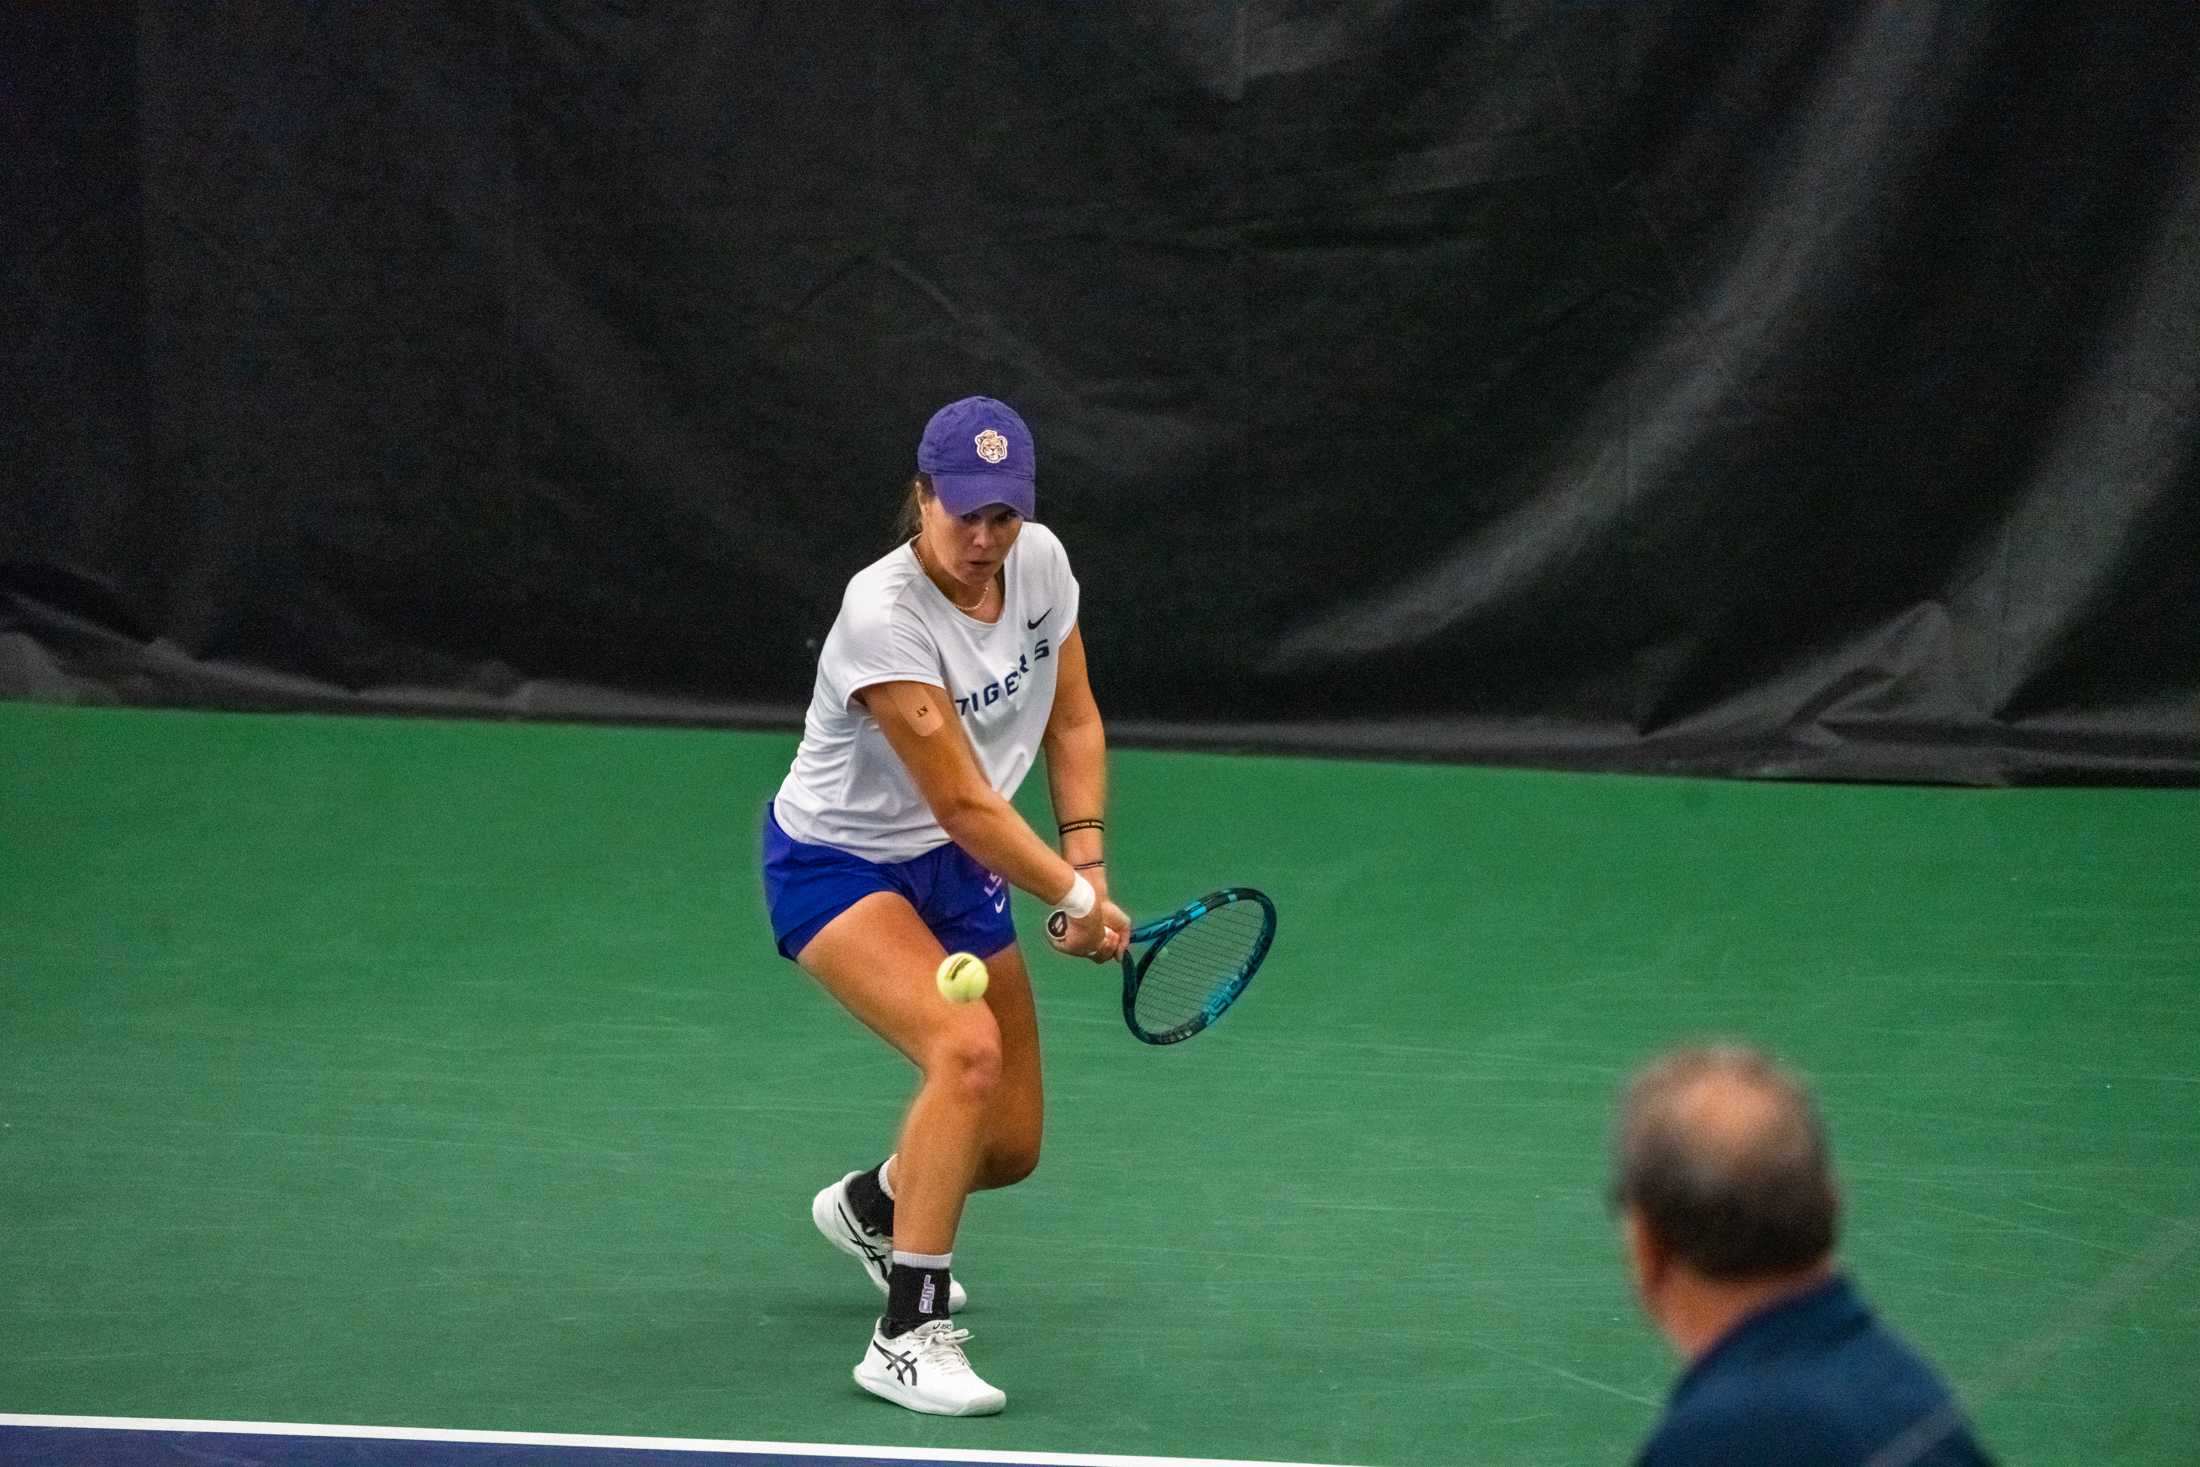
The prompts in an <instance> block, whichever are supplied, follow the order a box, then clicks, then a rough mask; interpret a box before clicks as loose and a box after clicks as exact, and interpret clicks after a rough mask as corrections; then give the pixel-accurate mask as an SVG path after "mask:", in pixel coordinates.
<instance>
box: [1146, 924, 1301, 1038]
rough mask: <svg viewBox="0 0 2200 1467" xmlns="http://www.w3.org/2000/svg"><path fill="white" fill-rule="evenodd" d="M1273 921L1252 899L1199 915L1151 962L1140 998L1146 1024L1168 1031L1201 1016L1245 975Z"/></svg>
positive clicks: (1147, 968) (1149, 1026)
mask: <svg viewBox="0 0 2200 1467" xmlns="http://www.w3.org/2000/svg"><path fill="white" fill-rule="evenodd" d="M1267 926H1268V919H1267V914H1266V913H1265V912H1264V911H1263V910H1262V909H1261V908H1260V907H1259V906H1257V905H1254V904H1250V903H1233V904H1231V905H1229V906H1224V907H1214V908H1211V909H1209V910H1208V911H1207V912H1205V913H1203V914H1202V915H1200V916H1198V917H1195V918H1193V919H1192V922H1191V924H1190V925H1189V926H1187V927H1184V928H1182V929H1181V930H1179V931H1178V932H1177V933H1176V934H1175V935H1174V936H1172V937H1170V938H1169V939H1168V940H1167V941H1166V942H1164V943H1162V945H1161V946H1160V948H1159V949H1158V950H1156V951H1155V953H1154V955H1153V960H1152V961H1151V962H1150V963H1148V964H1147V966H1146V971H1145V974H1144V976H1143V977H1142V978H1141V979H1140V981H1139V985H1138V993H1137V995H1136V998H1135V1000H1134V1008H1135V1011H1136V1014H1137V1017H1138V1022H1139V1024H1140V1026H1142V1027H1143V1028H1145V1029H1146V1030H1147V1031H1149V1032H1151V1033H1165V1032H1167V1031H1168V1030H1171V1029H1174V1028H1176V1027H1178V1026H1179V1025H1182V1024H1187V1023H1190V1022H1191V1021H1192V1020H1194V1019H1196V1018H1198V1017H1199V1016H1200V1015H1201V1014H1202V1013H1204V1012H1205V1011H1206V1009H1207V1006H1208V1004H1209V1003H1210V1002H1212V1001H1213V1000H1214V999H1215V998H1216V996H1217V995H1220V994H1226V993H1228V992H1229V990H1230V989H1231V987H1232V986H1233V985H1234V984H1236V983H1237V982H1238V981H1239V980H1240V979H1241V978H1242V977H1243V976H1244V974H1245V969H1246V965H1247V964H1248V963H1249V962H1250V961H1251V960H1252V959H1253V957H1254V956H1255V954H1257V953H1258V952H1259V951H1260V947H1261V943H1262V942H1263V940H1264V939H1265V937H1266V934H1267Z"/></svg>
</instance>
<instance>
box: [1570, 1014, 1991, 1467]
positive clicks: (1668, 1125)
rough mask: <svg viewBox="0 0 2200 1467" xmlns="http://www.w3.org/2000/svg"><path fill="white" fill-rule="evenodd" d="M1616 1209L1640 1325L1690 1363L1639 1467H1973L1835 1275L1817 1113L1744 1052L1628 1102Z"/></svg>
mask: <svg viewBox="0 0 2200 1467" xmlns="http://www.w3.org/2000/svg"><path fill="white" fill-rule="evenodd" d="M1618 1150H1619V1154H1618V1158H1617V1161H1618V1175H1617V1177H1616V1178H1615V1179H1614V1186H1613V1191H1614V1200H1615V1202H1616V1204H1617V1207H1618V1209H1619V1212H1620V1215H1621V1218H1622V1221H1623V1226H1624V1229H1625V1233H1626V1242H1627V1258H1628V1264H1629V1267H1630V1269H1631V1271H1632V1273H1633V1275H1634V1284H1635V1290H1636V1292H1637V1294H1638V1295H1639V1296H1640V1297H1641V1299H1642V1304H1643V1308H1644V1309H1645V1310H1646V1311H1647V1312H1648V1313H1649V1315H1650V1317H1651V1318H1652V1319H1653V1320H1655V1321H1656V1323H1657V1326H1658V1328H1659V1330H1661V1331H1662V1332H1663V1333H1664V1335H1665V1337H1666V1338H1667V1339H1668V1340H1670V1341H1671V1342H1672V1344H1673V1347H1674V1348H1675V1349H1676V1350H1678V1351H1679V1352H1680V1353H1681V1355H1682V1357H1683V1358H1684V1359H1686V1360H1687V1362H1688V1368H1687V1370H1686V1371H1685V1372H1684V1373H1683V1374H1682V1376H1681V1378H1680V1381H1679V1383H1678V1384H1677V1385H1676V1386H1675V1387H1674V1388H1673V1394H1672V1399H1671V1400H1670V1401H1669V1402H1668V1403H1667V1406H1666V1412H1665V1418H1664V1419H1663V1420H1662V1421H1660V1422H1659V1423H1658V1426H1657V1429H1656V1430H1655V1431H1654V1432H1653V1433H1652V1434H1651V1436H1650V1439H1649V1441H1648V1442H1646V1443H1645V1444H1644V1445H1643V1449H1642V1453H1641V1456H1640V1457H1639V1458H1638V1459H1637V1460H1638V1462H1639V1463H1640V1464H1641V1467H1681V1464H1698V1463H1702V1464H1711V1463H1717V1464H1721V1467H1726V1464H1739V1463H1781V1464H1785V1467H1821V1464H1822V1467H1862V1464H1870V1467H1973V1464H1981V1463H1986V1462H1988V1461H1990V1459H1989V1458H1988V1457H1987V1455H1986V1453H1985V1451H1984V1450H1983V1449H1982V1448H1981V1447H1980V1446H1979V1444H1978V1441H1977V1439H1976V1438H1975V1437H1973V1435H1972V1434H1971V1430H1970V1427H1969V1425H1968V1423H1967V1422H1966V1421H1965V1420H1964V1417H1963V1414H1962V1411H1961V1409H1960V1408H1959V1407H1958V1406H1957V1405H1956V1403H1955V1400H1954V1397H1953V1396H1952V1395H1951V1394H1950V1393H1949V1390H1948V1387H1947V1386H1946V1385H1945V1384H1944V1383H1943V1382H1942V1381H1941V1379H1940V1377H1939V1376H1938V1375H1936V1374H1935V1373H1934V1371H1933V1370H1932V1368H1931V1367H1930V1366H1928V1365H1927V1364H1926V1363H1925V1362H1924V1361H1923V1360H1922V1359H1920V1358H1919V1357H1918V1355H1917V1354H1916V1353H1915V1352H1914V1351H1913V1350H1911V1349H1910V1348H1909V1346H1907V1345H1906V1344H1904V1343H1903V1342H1902V1341H1901V1340H1899V1339H1897V1338H1896V1337H1895V1336H1894V1334H1893V1333H1891V1332H1890V1331H1889V1330H1888V1329H1887V1328H1886V1327H1885V1326H1884V1325H1882V1324H1881V1323H1879V1321H1878V1320H1877V1319H1876V1318H1875V1317H1874V1316H1873V1314H1872V1311H1871V1309H1870V1308H1869V1307H1868V1306H1867V1305H1866V1304H1865V1303H1864V1301H1863V1299H1862V1298H1861V1297H1859V1296H1858V1294H1857V1292H1856V1290H1855V1289H1854V1287H1852V1286H1851V1284H1850V1283H1849V1281H1848V1279H1847V1278H1846V1277H1844V1276H1843V1275H1842V1273H1841V1272H1840V1271H1839V1269H1838V1267H1837V1266H1836V1264H1835V1262H1834V1258H1833V1249H1834V1242H1835V1236H1836V1232H1837V1225H1838V1222H1839V1217H1840V1197H1839V1194H1838V1192H1837V1191H1836V1189H1835V1187H1834V1181H1833V1168H1832V1160H1831V1157H1830V1155H1829V1154H1828V1150H1827V1144H1826V1133H1825V1128H1824V1126H1823V1125H1822V1124H1821V1123H1820V1121H1819V1118H1818V1112H1817V1107H1816V1106H1815V1105H1814V1104H1813V1103H1812V1101H1811V1098H1810V1096H1809V1095H1808V1094H1807V1093H1805V1091H1804V1090H1803V1088H1802V1086H1801V1085H1800V1084H1799V1083H1798V1082H1797V1081H1796V1080H1795V1079H1794V1078H1792V1077H1791V1076H1789V1075H1788V1074H1786V1073H1785V1072H1784V1071H1782V1070H1781V1069H1779V1068H1778V1067H1777V1066H1775V1065H1774V1064H1772V1063H1771V1062H1770V1061H1769V1060H1767V1059H1765V1058H1764V1057H1763V1056H1761V1055H1758V1054H1755V1053H1753V1052H1751V1051H1749V1050H1746V1049H1740V1048H1731V1047H1719V1048H1705V1049H1686V1050H1681V1051H1678V1052H1675V1053H1673V1054H1669V1055H1667V1056H1665V1057H1663V1058H1661V1059H1659V1060H1657V1061H1656V1062H1655V1063H1653V1064H1652V1065H1650V1066H1649V1067H1648V1068H1647V1069H1645V1070H1643V1071H1642V1072H1641V1073H1640V1074H1638V1075H1637V1076H1636V1077H1635V1079H1634V1081H1633V1082H1632V1083H1631V1084H1630V1085H1629V1086H1628V1089H1627V1093H1626V1096H1625V1099H1624V1100H1623V1101H1622V1104H1621V1109H1620V1117H1619V1141H1618Z"/></svg>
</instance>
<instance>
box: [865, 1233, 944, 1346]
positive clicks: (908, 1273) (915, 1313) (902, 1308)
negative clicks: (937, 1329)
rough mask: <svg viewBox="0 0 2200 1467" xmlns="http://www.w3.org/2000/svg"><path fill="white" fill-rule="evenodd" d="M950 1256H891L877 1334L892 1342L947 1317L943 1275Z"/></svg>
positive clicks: (919, 1254) (903, 1254)
mask: <svg viewBox="0 0 2200 1467" xmlns="http://www.w3.org/2000/svg"><path fill="white" fill-rule="evenodd" d="M954 1261H955V1255H954V1254H952V1253H903V1252H901V1251H900V1250H899V1249H897V1250H895V1253H894V1267H893V1271H892V1272H890V1273H888V1274H887V1275H886V1319H885V1322H884V1323H882V1324H881V1325H880V1326H879V1333H880V1334H882V1335H884V1336H886V1338H888V1339H892V1338H893V1337H894V1336H896V1335H905V1334H907V1333H909V1331H911V1330H913V1329H915V1328H916V1327H917V1326H918V1325H920V1324H926V1323H929V1322H930V1321H932V1320H935V1319H945V1318H947V1317H948V1308H947V1275H948V1270H949V1268H950V1266H951V1265H952V1264H953V1263H954Z"/></svg>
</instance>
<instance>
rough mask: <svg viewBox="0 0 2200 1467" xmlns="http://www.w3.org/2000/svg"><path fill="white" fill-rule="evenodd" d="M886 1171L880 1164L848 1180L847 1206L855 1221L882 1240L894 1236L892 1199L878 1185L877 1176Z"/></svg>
mask: <svg viewBox="0 0 2200 1467" xmlns="http://www.w3.org/2000/svg"><path fill="white" fill-rule="evenodd" d="M885 1169H886V1163H885V1162H883V1161H882V1162H880V1163H879V1164H878V1165H877V1166H875V1167H872V1168H871V1169H870V1170H869V1171H867V1172H857V1173H856V1174H855V1175H854V1176H852V1177H850V1178H849V1179H848V1206H849V1208H850V1210H852V1211H853V1212H854V1213H855V1215H856V1221H857V1222H859V1223H862V1224H863V1226H864V1227H865V1228H867V1229H869V1230H870V1231H871V1232H874V1233H877V1234H878V1235H879V1236H880V1237H882V1238H890V1237H892V1236H893V1235H894V1199H893V1198H891V1197H889V1196H887V1195H886V1189H885V1188H884V1187H881V1186H880V1185H879V1183H878V1174H879V1173H880V1172H882V1171H884V1170H885Z"/></svg>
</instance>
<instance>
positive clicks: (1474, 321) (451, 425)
mask: <svg viewBox="0 0 2200 1467" xmlns="http://www.w3.org/2000/svg"><path fill="white" fill-rule="evenodd" d="M0 27H4V34H5V35H6V38H7V52H8V54H7V69H8V73H9V78H10V86H9V90H10V93H11V96H10V107H9V112H8V127H9V129H10V133H9V136H8V138H7V143H8V146H9V153H10V166H9V168H8V170H7V171H6V174H5V182H4V183H0V188H4V189H5V190H6V192H7V200H6V202H7V206H8V207H7V211H6V215H5V218H6V235H5V251H6V252H5V257H4V265H5V271H6V279H7V282H8V285H7V292H6V296H5V306H6V309H7V311H8V313H9V314H8V328H9V329H8V330H7V332H6V333H5V340H4V341H0V363H4V377H5V381H4V383H0V404H4V407H5V430H4V431H5V432H6V434H7V439H6V455H5V456H6V462H5V468H4V472H5V492H4V493H0V693H5V694H9V695H14V696H29V697H43V698H64V699H77V700H84V701H122V702H139V703H186V704H196V705H213V706H227V707H259V708H267V707H278V708H349V709H361V710H371V709H415V710H438V711H447V712H460V713H468V712H471V713H485V714H495V715H524V716H559V717H609V718H663V719H678V720H690V721H701V722H738V723H757V722H764V723H788V724H791V723H792V722H793V721H794V720H795V719H796V718H798V716H799V711H800V708H801V706H802V703H803V702H804V700H805V699H806V698H807V696H808V692H809V686H810V678H811V672H812V666H813V659H814V655H815V648H816V646H817V643H818V641H819V639H820V638H821V637H822V636H823V634H824V631H825V629H826V627H827V626H828V625H829V624H830V622H831V619H832V616H833V613H834V610H835V609H836V607H837V604H838V594H839V588H840V586H841V584H842V583H843V582H844V581H845V579H846V578H847V576H848V575H849V574H850V573H851V572H853V571H854V570H855V569H857V568H858V567H860V566H861V565H862V564H864V563H865V562H867V561H868V560H870V559H872V558H874V557H875V556H876V555H877V554H879V553H881V552H882V551H883V550H884V549H885V548H886V547H887V545H888V544H889V543H890V536H891V524H892V518H893V511H894V508H895V502H896V499H897V487H898V484H899V481H900V480H901V478H902V477H903V476H904V475H905V474H906V472H907V470H908V468H909V466H910V463H911V457H912V454H913V451H914V447H915V442H916V438H917V434H918V430H919V429H920V427H921V426H922V424H923V421H924V419H925V417H926V415H927V414H928V413H929V412H930V410H931V409H932V408H933V407H934V406H937V405H938V404H939V403H941V402H944V401H947V400H949V399H951V398H954V397H958V396H962V395H965V394H967V393H973V392H985V393H991V394H993V395H997V396H1001V397H1004V398H1007V399H1008V400H1009V401H1011V402H1013V403H1014V404H1016V405H1017V407H1018V408H1019V409H1020V410H1021V411H1022V412H1023V414H1024V415H1025V417H1026V418H1027V419H1028V420H1029V421H1030V422H1031V424H1032V426H1033V429H1034V432H1035V434H1036V435H1037V438H1038V443H1039V452H1040V456H1041V485H1040V517H1041V518H1042V519H1044V520H1046V521H1047V522H1048V523H1050V524H1051V525H1053V526H1054V527H1055V528H1056V529H1057V530H1058V531H1059V532H1060V533H1061V534H1062V536H1063V538H1064V539H1065V540H1066V541H1067V543H1068V545H1069V547H1070V552H1071V556H1072V560H1073V563H1074V564H1075V565H1076V567H1077V569H1078V571H1079V573H1080V576H1081V578H1082V579H1083V581H1084V583H1085V587H1086V598H1085V608H1086V609H1085V618H1084V625H1085V627H1086V634H1087V640H1088V643H1089V645H1090V648H1091V656H1092V661H1093V666H1094V676H1095V682H1096V686H1097V688H1098V691H1099V693H1100V696H1101V700H1102V706H1103V708H1104V709H1105V710H1106V712H1107V713H1108V715H1109V719H1110V725H1111V730H1112V731H1113V732H1114V734H1115V735H1116V736H1117V737H1118V738H1119V739H1120V738H1144V739H1149V740H1162V741H1183V742H1193V743H1220V744H1228V745H1233V746H1236V745H1251V746H1258V747H1270V748H1299V749H1319V750H1349V751H1360V752H1370V753H1382V754H1405V755H1424V756H1437V757H1449V758H1461V759H1470V760H1486V761H1508V762H1527V763H1537V764H1545V765H1552V766H1570V767H1599V768H1631V769H1667V770H1691V771H1702V772H1722V773H1746V774H1779V775H1799V776H1821V777H1843V778H1899V779H1933V780H1956V781H1965V782H1978V783H1992V782H2001V781H2009V780H2039V779H2133V780H2178V781H2183V780H2190V779H2192V778H2194V777H2195V776H2196V773H2200V575H2196V557H2200V496H2196V493H2195V490H2196V488H2200V468H2196V465H2195V425H2196V409H2200V380H2196V379H2200V374H2196V363H2200V61H2196V58H2200V7H2195V6H2192V5H2189V4H2170V3H2069V4H2063V5H2022V4H2014V3H2008V4H1977V3H1952V0H1951V3H1938V4H1936V3H1914V0H1886V3H1878V4H1841V5H1828V4H1807V3H1806V4H1797V3H1792V0H1777V3H1765V4H1755V5H1751V4H1692V3H1681V0H1666V3H1619V0H1607V3H1593V0H1571V3H1569V0H1557V3H1552V0H1540V3H1532V4H1530V3H1518V4H1503V3H1498V4H1452V3H1434V0H1397V3H1390V4H1376V5H1349V6H1348V5H1336V6H1315V5H1306V4H1284V3H1242V4H1222V3H1217V4H1212V5H1204V6H1199V5H1169V6H1161V5H1151V4H1148V5H1136V4H1133V5H1094V4H1058V5H1057V4H1034V5H1014V6H1009V5H999V4H993V3H968V4H964V3H940V4H910V5H887V6H870V5H863V6H836V5H816V4H810V5H801V6H789V5H773V4H746V5H732V4H728V5H719V4H692V3H691V4H665V5H654V6H632V5H620V4H612V3H608V0H595V3H580V0H573V3H526V4H523V3H498V4H466V5H457V4H453V5H445V6H440V7H437V6H415V5H402V6H393V5H375V6H321V5H313V6H306V5H295V4H290V3H287V0H286V3H273V0H268V3H258V4H240V5H231V6H223V7H219V8H206V7H179V6H170V5H162V4H152V3H147V4H143V5H140V6H137V7H134V8H133V7H111V8H108V9H106V10H99V9H96V8H93V7H77V6H66V7H63V6H53V7H28V6H24V7H14V8H13V10H12V11H11V14H10V16H9V18H8V19H6V20H5V21H0Z"/></svg>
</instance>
